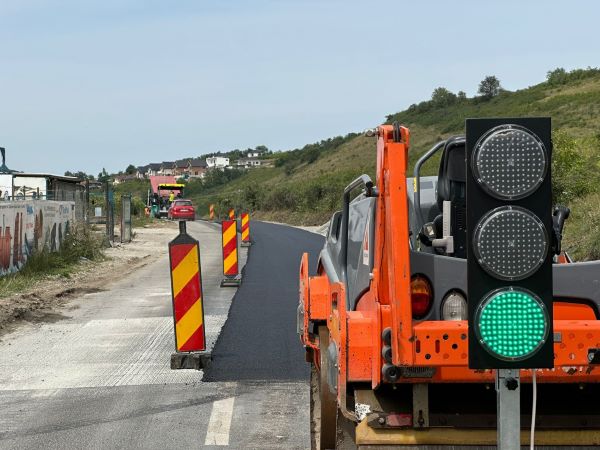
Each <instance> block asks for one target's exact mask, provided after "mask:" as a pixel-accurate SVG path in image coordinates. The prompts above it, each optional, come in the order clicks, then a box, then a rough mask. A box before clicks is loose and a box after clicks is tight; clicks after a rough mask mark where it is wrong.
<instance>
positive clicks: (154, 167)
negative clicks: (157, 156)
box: [146, 163, 162, 177]
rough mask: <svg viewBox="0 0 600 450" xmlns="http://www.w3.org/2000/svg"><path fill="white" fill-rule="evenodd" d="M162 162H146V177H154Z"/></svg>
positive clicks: (157, 173)
mask: <svg viewBox="0 0 600 450" xmlns="http://www.w3.org/2000/svg"><path fill="white" fill-rule="evenodd" d="M161 166H162V164H160V163H151V164H148V171H147V172H146V176H148V177H155V176H157V175H160V173H159V172H160V168H161Z"/></svg>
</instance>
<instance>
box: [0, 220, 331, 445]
mask: <svg viewBox="0 0 600 450" xmlns="http://www.w3.org/2000/svg"><path fill="white" fill-rule="evenodd" d="M252 225H253V228H252V234H253V240H254V245H253V247H252V248H251V250H250V259H249V262H248V265H247V266H246V271H245V279H244V281H243V283H242V287H241V288H240V289H239V291H238V293H237V295H235V298H233V296H234V294H235V293H236V290H235V289H232V288H220V287H219V281H220V278H221V256H220V251H221V240H220V234H219V233H218V231H217V229H216V227H214V226H212V225H209V224H205V223H193V224H190V225H189V227H188V230H189V232H190V234H192V235H193V236H195V237H196V238H197V239H198V240H199V241H200V245H201V255H202V256H201V259H202V269H203V282H204V286H203V287H204V297H205V311H206V317H205V320H206V327H207V340H208V342H209V344H210V345H211V346H212V345H214V343H215V341H217V340H218V344H217V345H216V348H214V354H215V366H214V367H213V369H211V371H210V373H208V374H207V376H206V378H207V379H213V380H216V381H215V382H203V381H202V376H203V373H202V372H201V371H200V372H197V371H190V370H183V371H171V370H170V369H169V358H170V354H171V352H172V351H173V346H174V343H173V330H172V316H171V301H170V292H169V287H170V284H169V271H168V259H167V255H166V249H165V253H164V255H163V256H161V257H160V258H159V259H158V260H157V261H156V262H154V263H152V264H150V265H148V266H146V267H144V268H142V269H140V270H139V271H137V272H136V273H135V274H133V275H131V276H129V277H126V278H122V279H118V275H117V274H116V281H115V283H113V284H112V285H110V286H107V287H106V290H105V291H102V292H99V293H94V294H88V295H85V296H84V297H81V298H77V299H74V300H73V301H72V302H70V303H69V305H67V308H66V309H65V311H64V314H66V315H68V316H70V317H69V318H67V319H65V320H61V321H59V322H56V323H46V324H42V325H31V326H25V327H23V328H21V329H20V330H18V331H16V332H15V333H13V334H11V335H8V336H5V337H4V338H3V340H2V341H1V342H0V449H40V448H44V449H73V448H77V449H104V448H124V449H138V448H139V449H163V448H170V447H176V448H182V449H187V448H221V447H229V448H239V449H279V448H286V449H306V448H308V446H309V436H308V396H309V392H308V383H307V374H308V369H307V367H305V363H304V362H303V357H302V352H301V349H300V343H299V342H298V338H297V336H296V335H295V314H296V302H297V287H296V286H297V279H296V278H297V271H298V265H299V261H300V253H301V251H302V249H303V248H309V249H312V250H314V253H315V255H316V253H317V251H318V250H319V248H320V245H321V243H322V238H321V237H319V236H317V235H313V234H310V233H308V232H305V231H301V230H295V229H290V228H287V227H282V226H277V225H270V224H260V223H253V224H252ZM157 251H162V250H161V249H157ZM241 259H242V260H243V259H245V252H244V251H242V252H241ZM242 263H243V261H242ZM313 266H314V265H313ZM267 281H268V284H266V282H267ZM232 298H233V307H231V310H230V306H231V304H232ZM228 313H230V317H229V319H227V316H228ZM258 319H260V320H258ZM226 322H227V324H226V326H225V328H224V330H223V334H222V338H219V335H220V333H221V330H222V327H223V325H224V324H225V323H226ZM268 323H271V324H273V326H272V327H267V324H268ZM255 344H258V345H255Z"/></svg>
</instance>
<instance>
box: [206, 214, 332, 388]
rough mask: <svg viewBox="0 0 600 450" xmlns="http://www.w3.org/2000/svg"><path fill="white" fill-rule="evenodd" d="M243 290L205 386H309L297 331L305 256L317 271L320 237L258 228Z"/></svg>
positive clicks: (280, 228)
mask: <svg viewBox="0 0 600 450" xmlns="http://www.w3.org/2000/svg"><path fill="white" fill-rule="evenodd" d="M252 233H253V237H254V242H253V245H252V247H251V248H250V253H249V261H250V263H249V264H248V265H246V268H245V269H244V277H243V280H244V281H243V283H242V286H241V287H240V288H239V290H238V292H237V294H236V296H235V298H234V302H233V306H232V308H231V311H230V312H229V318H228V319H227V322H226V323H225V327H224V328H223V332H222V333H221V335H220V336H219V340H218V342H217V344H216V346H215V349H214V351H213V365H212V367H211V368H210V369H208V370H207V371H206V372H205V374H204V381H234V380H278V381H290V380H293V381H295V380H299V381H306V380H308V377H309V375H310V370H309V366H308V364H307V363H306V362H305V360H304V351H303V349H302V347H301V345H300V342H299V338H298V335H297V334H296V333H295V330H296V311H297V307H298V271H299V269H300V258H301V256H302V253H304V252H309V255H310V256H311V258H310V261H309V267H311V268H312V269H313V270H314V269H315V268H316V264H317V258H318V255H319V252H320V250H321V249H322V248H323V244H324V240H323V237H322V236H319V235H317V234H314V233H309V232H307V231H302V230H298V229H296V228H291V227H285V226H281V225H275V224H270V223H261V222H259V223H255V224H253V227H252Z"/></svg>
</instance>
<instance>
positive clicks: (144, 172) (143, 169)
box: [135, 164, 150, 180]
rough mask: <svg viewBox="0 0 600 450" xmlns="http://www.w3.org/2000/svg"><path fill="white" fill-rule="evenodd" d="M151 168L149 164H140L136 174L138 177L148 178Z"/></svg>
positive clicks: (141, 178)
mask: <svg viewBox="0 0 600 450" xmlns="http://www.w3.org/2000/svg"><path fill="white" fill-rule="evenodd" d="M149 168H150V165H149V164H148V165H147V166H139V167H138V168H137V169H136V171H135V176H136V177H137V178H138V179H140V180H143V179H144V178H146V177H147V176H148V169H149Z"/></svg>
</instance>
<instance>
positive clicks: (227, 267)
mask: <svg viewBox="0 0 600 450" xmlns="http://www.w3.org/2000/svg"><path fill="white" fill-rule="evenodd" d="M221 232H222V236H223V240H222V242H223V281H221V287H224V286H239V285H240V283H241V281H242V277H241V275H240V274H239V270H238V239H237V221H236V220H224V221H223V222H221Z"/></svg>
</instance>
